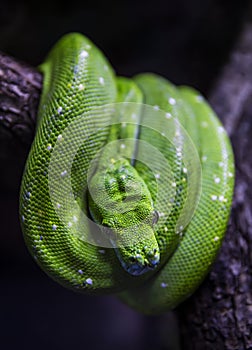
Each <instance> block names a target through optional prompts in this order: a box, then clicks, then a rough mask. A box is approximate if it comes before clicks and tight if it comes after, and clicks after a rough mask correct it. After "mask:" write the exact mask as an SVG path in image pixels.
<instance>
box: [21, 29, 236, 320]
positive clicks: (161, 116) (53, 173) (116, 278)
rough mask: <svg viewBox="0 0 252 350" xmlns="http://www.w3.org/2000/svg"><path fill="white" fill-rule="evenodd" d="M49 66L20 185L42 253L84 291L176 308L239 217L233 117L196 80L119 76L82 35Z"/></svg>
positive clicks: (52, 56)
mask: <svg viewBox="0 0 252 350" xmlns="http://www.w3.org/2000/svg"><path fill="white" fill-rule="evenodd" d="M39 69H40V71H41V72H42V73H43V76H44V80H43V90H42V95H41V99H40V105H39V110H38V118H37V128H36V135H35V138H34V141H33V144H32V147H31V150H30V153H29V156H28V159H27V162H26V166H25V170H24V174H23V179H22V184H21V190H20V221H21V226H22V231H23V235H24V239H25V242H26V245H27V247H28V249H29V251H30V253H31V254H32V256H33V257H34V259H35V260H36V262H37V263H38V264H39V266H40V267H41V268H42V269H43V270H44V271H45V272H46V273H47V274H48V275H49V276H51V277H52V278H53V279H54V280H56V281H57V282H59V283H60V284H61V285H63V286H65V287H67V288H70V289H72V290H74V291H78V292H81V293H92V294H102V293H116V294H117V295H118V296H119V298H120V299H121V300H122V301H124V302H125V303H127V304H128V305H129V306H131V307H133V308H135V309H136V310H138V311H140V312H143V313H145V314H156V313H160V312H165V311H167V310H169V309H173V308H175V307H176V306H177V305H178V304H180V303H181V302H183V301H184V300H185V299H186V298H188V297H189V296H190V295H191V294H192V293H193V292H194V291H195V290H196V289H197V288H198V286H199V285H200V284H201V282H202V281H203V279H204V278H205V276H206V275H207V273H208V272H209V270H210V268H211V265H212V263H213V261H214V260H215V257H216V255H217V253H218V251H219V248H220V245H221V242H222V240H223V237H224V234H225V231H226V227H227V223H228V219H229V215H230V208H231V203H232V196H233V186H234V160H233V152H232V147H231V144H230V141H229V138H228V136H227V134H226V132H225V130H224V128H223V126H222V125H221V122H220V121H219V119H218V118H217V116H216V115H215V113H214V112H213V110H212V109H211V107H210V106H209V105H208V103H207V101H206V100H205V99H204V98H203V97H202V96H201V95H200V94H199V92H197V91H196V90H194V89H192V88H190V87H186V86H182V87H176V86H174V85H173V84H172V83H170V82H169V81H168V80H167V79H165V78H163V77H161V76H158V75H156V74H151V73H144V74H140V75H137V76H135V77H133V78H131V79H129V78H124V77H118V76H116V75H115V73H114V70H113V68H112V67H111V65H110V63H109V62H108V60H107V59H106V58H105V57H104V55H103V53H102V52H101V51H100V50H99V49H98V48H97V47H96V46H95V45H94V44H93V43H92V42H91V41H90V40H89V39H88V38H86V37H85V36H83V35H82V34H79V33H70V34H67V35H65V36H63V37H62V38H61V39H60V40H59V41H58V42H57V43H56V44H55V45H54V47H53V48H52V49H51V51H50V52H49V54H48V55H47V57H46V59H45V61H44V62H43V63H42V64H41V65H40V66H39ZM114 118H115V119H114ZM93 231H96V232H97V237H98V238H97V237H95V238H94V237H93ZM101 242H102V243H101Z"/></svg>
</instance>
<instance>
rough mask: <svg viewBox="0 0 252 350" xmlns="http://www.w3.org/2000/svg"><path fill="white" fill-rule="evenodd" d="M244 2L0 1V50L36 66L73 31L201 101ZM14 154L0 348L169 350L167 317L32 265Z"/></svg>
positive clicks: (2, 191)
mask: <svg viewBox="0 0 252 350" xmlns="http://www.w3.org/2000/svg"><path fill="white" fill-rule="evenodd" d="M247 4H248V1H239V2H238V1H230V0H220V1H218V0H204V1H202V0H191V1H188V0H176V1H161V0H155V1H149V0H148V1H135V2H133V1H112V0H107V1H103V2H100V3H99V2H95V1H92V2H91V1H84V0H83V1H82V3H77V2H75V1H70V2H68V3H62V2H60V1H54V2H53V1H51V2H50V3H49V2H47V3H45V2H43V1H41V2H38V1H26V2H24V1H18V2H13V1H1V2H0V50H1V51H4V52H6V53H8V54H10V55H13V56H14V57H16V58H19V59H21V60H24V61H26V62H27V63H30V64H31V65H34V66H36V65H38V64H39V63H40V62H41V61H42V60H43V58H44V57H45V55H46V53H47V52H48V50H49V49H50V47H51V46H52V45H53V44H54V43H55V41H56V40H57V39H58V38H60V37H61V36H62V35H63V34H64V33H67V32H71V31H78V32H81V33H83V34H85V35H86V36H88V37H89V38H90V39H91V40H92V41H93V42H94V43H95V44H96V45H97V46H99V47H100V48H101V49H102V50H103V52H104V53H105V55H106V56H107V57H108V59H109V60H110V62H111V64H112V66H113V67H114V69H115V71H116V73H117V74H120V75H124V76H132V75H134V74H137V73H140V72H145V71H150V72H155V73H158V74H161V75H163V76H164V77H166V78H168V79H169V80H171V81H172V82H174V83H176V84H188V85H192V86H194V87H196V88H197V89H199V90H200V91H201V92H203V93H204V94H207V92H208V91H209V89H210V88H211V86H212V84H213V82H214V79H215V78H216V77H217V76H218V73H219V71H220V69H221V67H222V66H223V64H224V63H225V62H226V60H227V59H228V54H229V52H230V50H231V48H232V45H233V43H234V42H235V39H236V36H237V34H238V33H239V30H240V26H241V23H242V22H243V19H244V16H245V15H246V12H247ZM24 153H25V152H24ZM0 154H1V150H0ZM20 154H22V152H20V153H19V150H17V155H16V157H18V159H12V161H11V162H6V163H2V164H4V166H3V168H2V166H1V165H0V169H1V171H0V221H1V226H0V227H1V232H0V349H4V350H5V349H27V350H30V349H54V350H57V349H60V350H65V349H71V348H75V349H86V348H88V349H111V350H113V349H118V348H120V349H122V350H124V349H125V350H126V349H132V350H134V349H138V350H141V349H156V350H158V349H169V342H176V339H175V340H174V339H173V338H174V337H172V335H174V334H175V331H174V327H175V328H176V325H174V324H173V323H172V322H170V317H171V316H170V315H169V314H167V315H163V316H160V317H146V316H143V315H140V314H138V313H136V312H134V311H132V310H130V309H129V308H128V307H127V306H124V305H122V304H121V303H120V302H119V301H117V300H116V299H115V298H113V297H91V296H83V295H78V294H74V293H73V292H71V291H68V290H66V289H64V288H63V287H61V286H59V285H57V284H56V283H55V282H53V281H51V280H50V279H49V278H48V277H47V276H46V275H45V274H44V273H43V272H42V271H41V270H40V269H39V268H38V267H37V266H36V264H35V263H34V262H33V260H32V258H31V257H30V255H29V254H28V252H27V249H26V247H25V246H24V242H23V238H22V234H21V231H20V227H19V222H18V191H19V186H20V181H21V174H22V171H23V166H24V161H25V159H20V157H21V158H22V156H20ZM6 164H7V165H6ZM20 164H21V166H20ZM175 338H176V337H175ZM175 349H176V346H175Z"/></svg>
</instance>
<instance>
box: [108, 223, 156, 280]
mask: <svg viewBox="0 0 252 350" xmlns="http://www.w3.org/2000/svg"><path fill="white" fill-rule="evenodd" d="M134 230H137V232H136V231H134ZM128 231H129V232H127V233H125V231H124V235H123V236H121V237H123V238H124V240H123V243H124V245H122V240H121V241H120V244H119V246H118V247H117V248H116V249H115V251H116V254H117V257H118V259H119V261H120V263H121V265H122V267H123V268H124V270H125V271H127V272H128V273H129V274H131V275H133V276H139V275H142V274H144V273H146V272H149V271H151V270H154V269H155V268H156V267H157V266H158V264H159V261H160V252H159V246H158V243H157V241H156V238H155V235H154V231H153V229H152V227H150V226H149V225H146V224H142V225H140V226H138V227H137V228H136V227H134V228H129V230H128ZM126 237H134V238H133V242H134V243H133V244H130V243H129V242H130V241H128V243H126V242H127V239H126ZM125 239H126V240H125Z"/></svg>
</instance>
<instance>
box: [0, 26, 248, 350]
mask: <svg viewBox="0 0 252 350" xmlns="http://www.w3.org/2000/svg"><path fill="white" fill-rule="evenodd" d="M251 73H252V25H251V24H248V25H246V26H245V28H244V30H243V32H242V35H241V37H240V39H239V40H238V44H237V45H236V46H235V48H234V50H233V52H232V54H231V56H230V61H229V62H228V63H227V65H226V67H225V68H224V70H223V72H222V74H221V75H220V78H219V79H218V81H217V82H216V84H215V86H214V88H213V90H212V93H211V95H210V102H211V104H212V106H213V108H214V109H215V110H216V112H217V113H218V115H219V116H220V118H221V119H222V121H223V123H224V125H225V127H226V129H227V131H228V133H229V135H230V137H231V140H232V144H233V147H234V152H235V158H236V168H237V170H236V189H235V196H234V203H233V209H232V215H231V220H230V225H229V228H228V232H227V235H226V238H225V241H224V243H223V246H222V249H221V251H220V254H219V256H218V259H217V261H216V263H215V265H214V267H213V269H212V271H211V273H210V274H209V276H208V278H207V279H206V280H205V282H204V283H203V285H202V286H201V288H200V289H199V290H198V291H197V292H196V294H195V295H194V296H193V297H192V298H191V299H190V300H188V301H187V302H186V303H184V304H183V305H182V306H181V307H180V308H179V309H178V310H177V315H178V317H179V321H180V326H181V334H182V337H181V339H182V347H183V348H184V349H187V350H190V349H196V350H197V349H200V350H201V349H215V350H219V349H229V350H231V349H239V350H240V349H241V350H242V349H250V348H252V336H251V334H252V294H251V288H250V287H251V286H252V283H251V282H252V281H251V260H252V253H251V249H250V247H251V244H252V209H251V201H252V190H251V188H252V186H251V185H252V180H251V178H250V174H251V173H252V162H251V161H250V159H251V155H250V150H251V149H252V148H251V146H252V137H251V136H252V102H250V101H252V74H251ZM0 78H1V79H0V149H1V157H3V155H4V154H7V155H8V158H9V155H10V153H12V155H14V154H15V153H16V152H17V149H18V148H22V149H24V150H25V151H27V150H28V148H29V146H30V144H31V140H32V138H33V136H34V130H35V121H36V112H37V106H38V101H39V96H40V92H41V84H42V76H41V74H40V73H39V72H38V71H37V70H36V69H34V68H33V67H29V66H27V65H26V64H24V63H20V62H18V61H16V60H15V59H13V58H11V57H8V56H6V55H5V54H3V53H1V54H0ZM15 157H17V155H16V154H15Z"/></svg>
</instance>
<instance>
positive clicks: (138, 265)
mask: <svg viewBox="0 0 252 350" xmlns="http://www.w3.org/2000/svg"><path fill="white" fill-rule="evenodd" d="M131 260H132V264H130V265H128V266H127V268H126V270H127V272H128V273H129V274H131V275H133V276H139V275H143V274H144V273H146V272H148V271H151V270H154V269H155V268H156V267H157V265H158V264H159V261H160V255H159V252H158V250H157V249H153V251H151V252H149V253H148V254H147V255H146V256H145V257H144V256H142V255H140V254H139V255H137V256H135V257H133V258H132V259H131Z"/></svg>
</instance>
